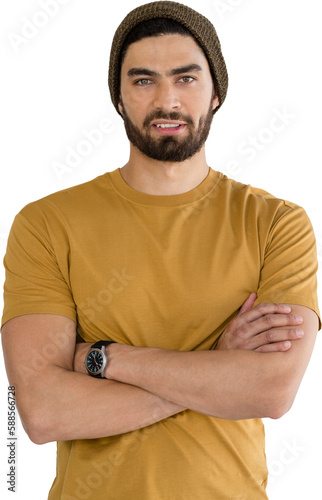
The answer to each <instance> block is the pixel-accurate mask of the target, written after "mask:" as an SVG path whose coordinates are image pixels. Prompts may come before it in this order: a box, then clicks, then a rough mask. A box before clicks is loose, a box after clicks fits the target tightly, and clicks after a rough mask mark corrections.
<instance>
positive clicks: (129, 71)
mask: <svg viewBox="0 0 322 500" xmlns="http://www.w3.org/2000/svg"><path fill="white" fill-rule="evenodd" d="M218 105H219V100H218V96H216V95H215V96H214V87H213V81H212V77H211V73H210V69H209V65H208V61H207V59H206V57H205V55H204V53H203V51H202V49H201V48H200V47H199V46H198V44H197V43H196V42H195V40H194V39H193V38H192V37H190V36H187V37H184V36H182V35H161V36H158V37H149V38H144V39H143V40H140V41H138V42H135V43H133V44H131V45H130V46H129V48H128V51H127V53H126V55H125V58H124V61H123V65H122V69H121V89H120V103H119V109H120V111H121V113H122V115H123V118H124V124H125V129H126V132H127V135H128V138H129V140H130V142H131V143H132V144H133V145H134V146H135V147H136V148H138V149H139V150H140V151H141V152H142V153H143V154H145V155H146V156H148V157H150V158H153V159H155V160H159V161H168V162H182V161H184V160H186V159H187V158H190V157H191V156H193V155H194V154H195V153H197V152H198V151H200V149H201V148H202V146H203V145H204V143H205V141H206V139H207V137H208V133H209V130H210V126H211V122H212V118H213V110H214V109H215V108H216V107H217V106H218Z"/></svg>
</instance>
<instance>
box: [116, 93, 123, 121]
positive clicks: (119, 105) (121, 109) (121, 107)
mask: <svg viewBox="0 0 322 500" xmlns="http://www.w3.org/2000/svg"><path fill="white" fill-rule="evenodd" d="M117 107H118V108H119V112H120V113H121V115H122V116H123V106H122V98H121V94H120V95H119V102H118V105H117Z"/></svg>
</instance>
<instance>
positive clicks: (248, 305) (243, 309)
mask: <svg viewBox="0 0 322 500" xmlns="http://www.w3.org/2000/svg"><path fill="white" fill-rule="evenodd" d="M256 299H257V294H256V293H255V292H253V293H251V294H250V296H249V297H248V299H247V300H245V302H244V303H243V305H242V306H241V308H240V310H239V313H238V314H243V313H244V312H246V311H249V309H251V308H252V307H253V305H254V304H255V302H256Z"/></svg>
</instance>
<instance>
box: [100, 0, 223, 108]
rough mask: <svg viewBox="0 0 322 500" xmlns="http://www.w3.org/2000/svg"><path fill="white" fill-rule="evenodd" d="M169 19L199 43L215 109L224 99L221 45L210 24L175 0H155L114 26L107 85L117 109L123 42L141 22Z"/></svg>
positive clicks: (132, 12)
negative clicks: (209, 74)
mask: <svg viewBox="0 0 322 500" xmlns="http://www.w3.org/2000/svg"><path fill="white" fill-rule="evenodd" d="M156 18H168V19H172V20H174V21H177V22H178V23H180V24H182V25H183V26H184V27H185V28H187V29H188V30H189V31H190V33H191V34H192V36H193V37H194V38H195V39H196V40H198V42H199V44H200V45H201V47H202V49H203V51H204V53H205V55H206V57H207V59H208V63H209V66H210V70H211V72H212V76H213V78H214V81H215V85H216V88H217V93H218V97H219V106H218V107H217V108H216V109H215V111H214V113H215V112H217V111H218V109H219V108H220V107H221V105H222V103H223V102H224V100H225V97H226V94H227V88H228V74H227V68H226V64H225V60H224V58H223V55H222V52H221V45H220V41H219V39H218V36H217V33H216V30H215V28H214V26H213V25H212V23H211V22H210V21H209V19H207V18H206V17H204V16H203V15H202V14H199V12H196V11H195V10H193V9H191V8H190V7H187V6H186V5H183V4H181V3H178V2H171V1H168V0H167V1H158V2H151V3H147V4H145V5H141V6H140V7H137V8H136V9H134V10H132V11H131V12H130V13H129V14H128V15H127V16H126V17H125V18H124V19H123V21H122V22H121V24H120V25H119V27H118V28H117V30H116V32H115V35H114V38H113V42H112V47H111V54H110V64H109V75H108V85H109V89H110V93H111V99H112V102H113V104H114V106H115V108H116V111H117V112H118V113H119V114H121V113H120V112H119V109H118V102H119V94H120V69H121V68H120V55H121V51H122V46H123V43H124V41H125V39H126V37H127V35H128V34H129V33H130V31H131V30H132V29H133V28H134V27H135V26H137V25H138V24H139V23H141V22H142V21H148V20H150V19H156Z"/></svg>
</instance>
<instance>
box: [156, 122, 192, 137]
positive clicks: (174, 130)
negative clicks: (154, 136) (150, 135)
mask: <svg viewBox="0 0 322 500" xmlns="http://www.w3.org/2000/svg"><path fill="white" fill-rule="evenodd" d="M160 124H164V125H179V127H176V128H161V127H158V126H157V125H160ZM151 126H152V128H153V130H155V131H156V132H157V133H158V134H161V135H177V134H180V133H181V132H182V131H183V130H184V129H185V128H186V123H185V122H182V121H178V120H154V121H153V122H152V123H151Z"/></svg>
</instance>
